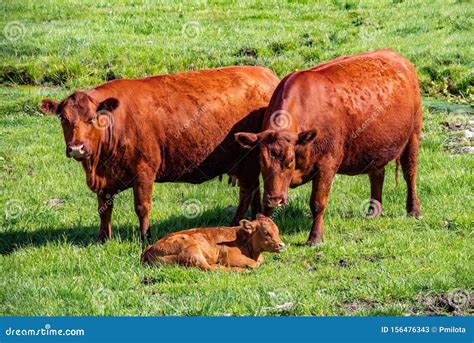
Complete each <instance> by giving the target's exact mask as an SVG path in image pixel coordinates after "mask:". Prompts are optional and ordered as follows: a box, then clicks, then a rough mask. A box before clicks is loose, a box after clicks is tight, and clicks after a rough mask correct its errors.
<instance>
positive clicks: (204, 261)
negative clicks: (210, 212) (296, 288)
mask: <svg viewBox="0 0 474 343" xmlns="http://www.w3.org/2000/svg"><path fill="white" fill-rule="evenodd" d="M239 224H240V226H237V227H216V228H203V229H190V230H184V231H179V232H175V233H172V234H170V235H168V236H166V237H164V238H162V239H160V240H159V241H158V242H156V243H155V244H153V245H151V246H149V247H148V248H146V249H145V251H144V252H143V254H142V257H141V260H142V263H148V264H157V263H177V264H181V265H185V266H196V267H199V268H201V269H202V270H213V269H218V270H230V269H232V270H238V271H244V270H245V268H248V267H250V268H256V267H258V266H259V265H260V264H262V262H263V255H261V253H262V252H263V251H268V252H280V251H281V250H282V249H283V247H284V246H285V244H284V243H283V242H282V241H281V239H280V236H279V232H278V227H277V226H276V225H275V223H274V222H273V221H272V220H271V219H270V218H268V217H265V216H263V215H261V214H257V219H256V220H253V221H248V220H245V219H243V220H241V221H240V223H239Z"/></svg>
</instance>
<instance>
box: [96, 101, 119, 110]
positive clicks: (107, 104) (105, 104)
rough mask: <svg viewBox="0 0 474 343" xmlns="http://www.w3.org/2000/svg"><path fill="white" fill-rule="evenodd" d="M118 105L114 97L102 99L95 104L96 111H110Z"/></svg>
mask: <svg viewBox="0 0 474 343" xmlns="http://www.w3.org/2000/svg"><path fill="white" fill-rule="evenodd" d="M118 105H119V101H118V100H117V99H115V98H108V99H105V100H104V101H102V102H101V103H100V104H99V106H97V112H99V111H107V112H112V111H113V110H115V109H116V108H117V107H118Z"/></svg>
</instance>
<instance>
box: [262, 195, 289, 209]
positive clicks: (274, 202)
mask: <svg viewBox="0 0 474 343" xmlns="http://www.w3.org/2000/svg"><path fill="white" fill-rule="evenodd" d="M285 205H288V197H286V196H277V197H266V198H265V206H267V207H270V208H277V207H282V206H285Z"/></svg>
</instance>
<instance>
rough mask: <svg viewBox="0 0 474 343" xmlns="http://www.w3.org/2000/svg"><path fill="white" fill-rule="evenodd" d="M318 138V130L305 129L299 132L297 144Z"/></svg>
mask: <svg viewBox="0 0 474 343" xmlns="http://www.w3.org/2000/svg"><path fill="white" fill-rule="evenodd" d="M315 138H316V130H308V131H303V132H300V133H299V134H298V139H297V140H296V144H297V145H305V144H308V143H311V142H312V141H314V139H315Z"/></svg>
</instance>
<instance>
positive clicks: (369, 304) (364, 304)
mask: <svg viewBox="0 0 474 343" xmlns="http://www.w3.org/2000/svg"><path fill="white" fill-rule="evenodd" d="M343 306H344V308H345V309H346V310H347V311H348V312H351V313H352V312H359V311H363V310H370V309H373V308H376V307H379V306H382V305H381V304H380V303H379V302H377V301H372V300H363V299H362V300H356V301H351V302H346V303H344V305H343Z"/></svg>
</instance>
